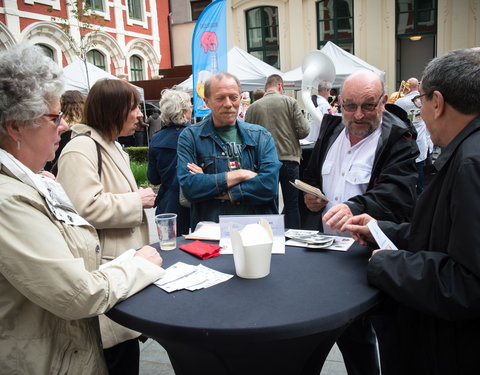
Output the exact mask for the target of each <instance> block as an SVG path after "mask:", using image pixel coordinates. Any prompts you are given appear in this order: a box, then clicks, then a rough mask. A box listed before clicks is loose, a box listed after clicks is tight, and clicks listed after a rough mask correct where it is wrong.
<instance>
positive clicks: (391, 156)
mask: <svg viewBox="0 0 480 375" xmlns="http://www.w3.org/2000/svg"><path fill="white" fill-rule="evenodd" d="M387 99H388V96H387V95H386V94H385V89H384V84H383V81H382V80H381V78H380V77H379V76H378V75H377V74H375V73H373V72H371V71H369V70H358V71H356V72H354V73H353V74H351V75H350V76H349V77H347V78H346V79H345V81H344V83H343V86H342V88H341V92H340V100H341V104H342V117H339V116H331V115H325V116H324V118H323V122H322V126H321V130H320V135H319V138H318V141H317V143H316V144H315V148H314V150H313V152H312V155H311V157H310V160H309V163H308V167H307V168H306V169H305V171H304V176H303V181H304V182H306V183H308V184H310V185H313V186H315V187H318V188H319V189H320V190H322V191H323V193H324V194H325V195H326V196H327V198H328V200H329V201H328V202H327V201H325V200H321V199H319V198H318V197H316V196H314V195H313V194H305V196H304V201H305V205H306V206H307V208H308V209H309V211H310V213H309V215H308V217H306V218H305V220H304V222H305V225H304V226H303V227H304V229H318V230H320V231H323V232H324V233H327V234H337V235H338V234H339V233H338V230H339V229H340V228H341V227H342V225H343V224H345V222H346V221H347V219H348V218H350V217H352V216H353V215H358V214H361V213H368V214H370V215H372V216H375V217H378V218H379V219H384V220H393V221H395V222H399V223H401V222H404V221H408V220H409V219H410V215H411V212H412V207H413V205H414V202H415V199H416V194H415V184H416V180H417V171H416V167H415V158H416V157H417V156H418V147H417V145H416V142H415V139H414V137H415V133H414V130H413V128H412V127H411V123H410V122H409V120H408V117H407V115H406V113H405V112H404V111H402V110H401V109H400V108H398V107H396V106H393V109H396V110H397V111H399V112H398V113H399V114H400V115H403V116H404V117H403V118H400V117H398V116H397V115H396V114H393V113H391V112H390V111H388V110H387V111H385V103H386V102H387ZM322 215H323V223H324V224H325V225H323V226H322V219H321V217H322Z"/></svg>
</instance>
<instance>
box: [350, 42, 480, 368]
mask: <svg viewBox="0 0 480 375" xmlns="http://www.w3.org/2000/svg"><path fill="white" fill-rule="evenodd" d="M413 101H414V102H415V103H416V105H418V106H420V107H421V109H420V111H421V115H422V118H423V120H424V121H425V124H426V126H427V128H428V130H429V131H430V136H431V138H432V141H433V142H434V143H435V144H436V145H438V146H440V147H442V153H441V154H440V156H439V157H438V158H437V160H436V161H435V163H434V164H433V165H432V166H431V167H429V168H427V171H426V177H427V181H428V183H427V185H426V188H425V190H424V192H423V193H422V194H421V195H420V197H419V198H418V201H417V204H416V205H415V211H414V213H413V218H412V220H411V222H410V223H403V224H400V225H399V224H394V223H389V222H379V223H378V224H379V226H380V228H381V229H382V230H383V231H384V232H385V234H387V236H388V237H389V238H390V239H391V240H392V241H393V242H394V243H395V245H396V246H397V247H398V248H399V249H405V250H397V251H392V250H386V249H380V250H375V251H374V252H373V254H372V257H371V259H370V262H369V264H368V268H367V277H368V281H369V283H370V284H372V285H374V286H376V287H378V288H379V289H381V290H382V291H383V292H385V293H386V295H387V296H388V299H387V300H386V301H385V302H386V304H388V305H389V310H388V312H389V313H390V314H389V318H390V320H389V321H388V325H387V324H385V322H384V324H383V329H382V330H379V331H377V333H378V340H379V346H380V356H381V358H382V371H383V368H384V367H385V373H386V374H388V375H390V374H422V375H424V374H425V375H426V374H477V373H478V369H479V368H480V356H479V355H478V348H479V347H480V251H479V249H480V231H479V228H480V200H479V199H478V192H479V190H480V147H479V145H480V51H479V50H478V49H459V50H454V51H450V52H448V53H447V54H445V55H443V56H441V57H437V58H435V59H433V60H432V61H430V63H429V64H428V65H427V67H426V68H425V71H424V73H423V77H422V82H421V85H420V90H419V94H418V95H417V96H416V97H415V98H413ZM370 220H372V217H370V216H368V215H360V216H355V217H353V218H351V219H350V220H349V221H348V222H347V223H346V225H345V226H344V227H343V229H346V230H349V231H352V233H353V234H354V237H355V238H356V239H357V240H358V241H359V242H361V243H366V241H369V242H374V241H373V239H372V237H371V235H370V232H369V230H368V227H367V226H366V224H367V223H368V222H369V221H370ZM384 365H385V366H384Z"/></svg>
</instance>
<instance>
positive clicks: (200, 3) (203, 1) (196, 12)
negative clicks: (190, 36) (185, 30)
mask: <svg viewBox="0 0 480 375" xmlns="http://www.w3.org/2000/svg"><path fill="white" fill-rule="evenodd" d="M211 2H212V0H190V8H191V9H192V21H196V20H198V17H200V14H201V13H202V12H203V10H204V9H205V8H206V7H207V5H208V4H210V3H211Z"/></svg>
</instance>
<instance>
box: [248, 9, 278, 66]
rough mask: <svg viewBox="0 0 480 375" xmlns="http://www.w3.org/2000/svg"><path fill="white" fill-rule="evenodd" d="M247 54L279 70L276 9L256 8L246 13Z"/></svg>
mask: <svg viewBox="0 0 480 375" xmlns="http://www.w3.org/2000/svg"><path fill="white" fill-rule="evenodd" d="M246 17H247V44H248V52H249V53H250V54H252V55H253V56H255V57H256V58H258V59H260V60H262V61H265V62H266V63H267V64H270V65H272V66H274V67H275V68H277V69H280V46H279V40H278V35H279V33H278V8H277V7H258V8H253V9H250V10H249V11H247V13H246Z"/></svg>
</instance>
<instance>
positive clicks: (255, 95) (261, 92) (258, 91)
mask: <svg viewBox="0 0 480 375" xmlns="http://www.w3.org/2000/svg"><path fill="white" fill-rule="evenodd" d="M263 95H265V90H262V89H256V90H253V92H252V98H253V101H256V100H258V99H261V98H263Z"/></svg>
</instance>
